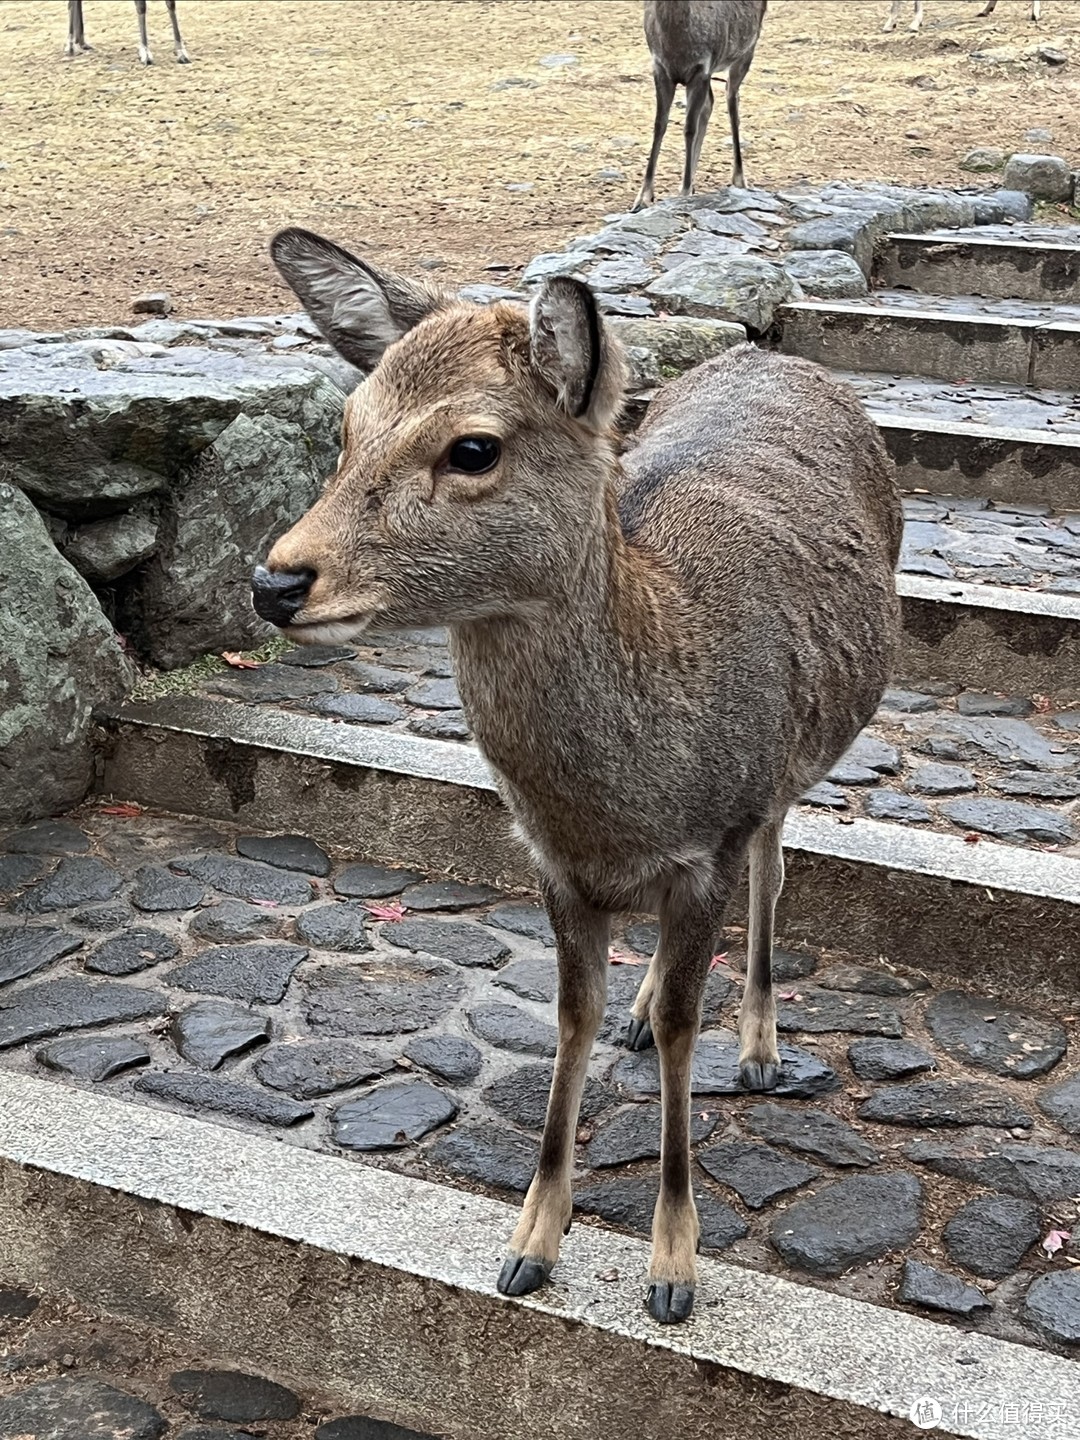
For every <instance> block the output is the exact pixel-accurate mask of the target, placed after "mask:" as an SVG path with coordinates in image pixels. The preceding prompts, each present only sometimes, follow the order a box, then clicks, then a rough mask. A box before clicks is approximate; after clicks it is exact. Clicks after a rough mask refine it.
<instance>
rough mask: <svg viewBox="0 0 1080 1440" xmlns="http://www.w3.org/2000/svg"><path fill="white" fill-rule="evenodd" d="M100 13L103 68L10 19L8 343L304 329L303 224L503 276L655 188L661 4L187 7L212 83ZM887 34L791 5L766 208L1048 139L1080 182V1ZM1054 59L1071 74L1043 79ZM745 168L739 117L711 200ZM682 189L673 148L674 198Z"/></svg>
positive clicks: (956, 9) (774, 11) (949, 16)
mask: <svg viewBox="0 0 1080 1440" xmlns="http://www.w3.org/2000/svg"><path fill="white" fill-rule="evenodd" d="M85 8H86V16H87V35H88V39H89V40H90V41H91V42H92V43H93V44H94V45H95V47H96V48H95V50H94V52H93V53H92V54H88V55H83V56H80V57H78V58H77V59H75V60H67V59H65V58H64V56H63V42H64V37H65V33H66V7H65V6H64V5H63V3H62V0H4V3H2V4H0V325H15V324H29V325H34V326H38V327H53V326H60V325H71V324H76V323H102V322H115V321H120V320H123V319H125V318H127V316H128V314H129V310H130V301H131V297H132V296H133V295H134V294H135V293H137V292H139V291H141V290H145V289H151V288H153V289H157V288H164V289H167V290H168V291H170V292H171V294H172V295H173V297H174V300H175V302H176V305H177V310H178V312H179V313H180V314H187V315H198V314H216V315H226V314H236V313H241V312H248V313H251V312H259V311H264V312H265V311H267V310H280V309H282V308H292V307H291V305H290V304H289V303H288V302H287V299H286V296H285V293H284V292H283V290H282V287H281V286H280V285H279V284H278V282H277V280H276V278H275V276H274V275H273V273H272V271H271V268H270V266H269V263H268V262H267V260H266V258H265V250H266V242H267V240H268V239H269V237H270V236H271V234H272V233H273V232H274V230H275V229H276V228H277V227H279V226H280V225H283V224H286V223H298V224H303V225H308V226H310V227H312V228H316V229H320V230H323V231H325V232H326V233H329V234H330V235H332V236H335V237H337V238H338V239H340V240H342V241H343V242H346V243H348V244H350V245H352V246H354V247H355V248H357V249H358V250H360V251H361V252H362V253H364V254H369V255H371V256H372V257H373V258H375V259H376V260H377V261H382V262H385V263H389V264H402V265H405V266H410V265H411V266H416V265H417V264H418V263H420V262H427V264H428V266H429V267H430V268H432V269H437V270H438V273H439V275H440V278H445V279H447V280H453V281H463V280H468V279H480V278H488V279H491V278H497V277H496V275H495V274H494V273H489V274H487V275H486V276H485V275H484V267H485V266H487V265H489V264H500V263H501V264H504V265H509V266H519V265H521V264H522V263H524V262H525V261H527V260H528V259H529V257H530V256H531V255H533V254H535V253H536V252H538V251H540V250H544V249H547V248H550V247H552V246H553V245H557V244H559V243H561V242H562V241H563V240H565V239H566V238H567V237H569V236H570V235H573V234H575V233H581V232H583V231H586V230H590V229H594V228H595V224H596V220H597V218H598V216H600V215H601V214H603V213H604V212H606V211H613V210H622V209H625V208H626V206H627V205H628V204H629V203H630V201H631V199H632V197H633V194H634V191H635V189H636V184H637V181H638V179H639V173H640V170H641V168H642V166H643V163H644V158H645V154H646V150H647V142H648V138H649V135H650V131H651V123H652V84H651V80H650V77H649V60H648V54H647V51H646V48H645V44H644V39H643V36H642V32H641V13H640V12H641V6H640V3H639V0H306V3H299V0H181V3H180V16H181V20H182V24H183V28H184V32H185V38H186V40H187V44H188V49H189V50H190V51H191V55H192V61H193V63H192V64H191V65H187V66H178V65H176V64H175V63H174V61H173V59H172V53H171V44H170V43H169V40H170V36H169V28H168V23H167V19H166V14H165V9H164V6H163V5H159V4H157V3H155V4H152V5H151V7H150V24H151V39H152V42H153V44H154V48H155V51H156V59H157V64H155V65H154V66H153V68H151V69H149V70H144V69H143V67H142V66H140V65H139V64H138V59H137V55H136V46H135V42H136V25H135V16H134V7H133V6H132V5H131V4H130V3H128V0H87V3H86V7H85ZM886 9H887V4H886V0H773V4H772V5H771V6H770V11H769V15H768V17H767V20H766V27H765V33H764V36H763V38H762V41H761V44H760V47H759V49H758V54H757V59H756V62H755V65H754V68H753V70H752V71H751V73H750V76H749V79H748V80H747V82H746V85H745V87H744V90H743V113H744V135H745V137H746V139H747V142H748V145H747V149H748V155H747V173H748V177H749V180H750V182H751V183H754V182H760V183H762V184H767V185H774V186H775V185H778V184H784V183H789V182H791V181H793V180H796V179H799V178H810V179H813V180H824V179H830V178H836V177H856V178H864V179H875V178H876V179H889V180H901V181H926V182H951V183H957V182H959V181H961V180H962V179H964V177H963V176H962V175H961V174H960V172H959V171H958V169H957V159H958V157H959V156H960V155H962V154H963V153H964V151H965V150H966V149H967V148H968V147H969V146H971V145H973V144H979V143H988V144H994V145H998V146H1001V147H1003V148H1005V149H1024V148H1025V141H1024V132H1025V131H1026V130H1028V129H1029V128H1032V127H1045V128H1047V129H1049V130H1050V131H1052V132H1053V137H1054V139H1053V144H1052V145H1051V146H1050V147H1049V148H1051V149H1053V150H1055V151H1057V152H1058V153H1061V154H1065V155H1067V156H1069V157H1070V158H1071V159H1073V160H1075V161H1076V162H1077V164H1078V165H1080V0H1044V3H1043V20H1042V24H1041V26H1040V27H1038V28H1037V29H1036V28H1035V27H1033V26H1032V25H1031V23H1030V21H1029V20H1028V18H1027V6H1026V4H1021V0H1002V3H1001V4H1000V5H999V6H998V8H997V11H996V13H995V15H994V16H993V17H992V18H991V19H989V20H980V19H977V18H976V16H975V11H976V9H977V0H927V7H926V9H927V18H926V26H925V28H924V30H923V32H922V34H921V35H919V36H912V35H909V34H907V33H906V32H905V31H898V32H897V33H896V34H894V35H883V34H881V33H880V30H881V24H882V20H883V18H884V15H885V12H886ZM905 22H906V17H905ZM1040 42H1042V43H1050V44H1055V45H1058V46H1060V47H1061V48H1063V49H1064V50H1066V51H1067V52H1069V55H1070V59H1069V62H1068V63H1067V64H1066V65H1064V66H1062V67H1060V68H1052V67H1050V66H1048V65H1047V64H1045V63H1043V62H1042V61H1039V60H1037V59H1034V58H1032V57H1031V55H1030V53H1029V54H1027V55H1025V52H1030V51H1031V49H1032V47H1033V46H1034V45H1035V44H1037V43H1040ZM557 55H562V56H566V55H570V56H573V57H575V63H573V64H572V65H560V66H545V65H544V64H543V61H544V59H545V58H547V57H551V56H557ZM977 55H978V56H981V58H975V57H976V56H977ZM506 82H511V83H506ZM679 119H680V112H678V111H676V112H675V116H674V124H675V126H676V127H677V125H678V123H679ZM1042 148H1046V147H1042ZM729 160H730V148H729V146H728V144H727V130H726V117H725V115H724V112H723V109H722V107H720V108H718V109H717V111H716V112H715V114H714V119H713V125H712V129H711V131H710V134H709V137H708V139H707V141H706V145H705V152H704V157H703V164H702V170H701V174H700V184H701V187H702V188H707V187H708V186H709V185H710V184H716V183H721V182H723V181H725V180H726V179H727V178H728V165H729ZM678 170H679V136H678V134H677V132H675V131H673V133H672V134H671V136H670V139H669V144H668V147H667V149H666V151H665V155H664V159H663V161H662V167H661V190H660V193H661V194H662V193H664V192H665V191H666V192H669V193H670V192H671V191H672V190H673V189H674V188H675V186H676V184H677V179H678ZM603 171H614V172H615V174H616V175H617V176H620V177H622V178H614V179H612V178H608V179H605V178H601V172H603ZM511 186H516V187H527V188H521V189H509V188H508V187H511Z"/></svg>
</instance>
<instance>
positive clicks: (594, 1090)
mask: <svg viewBox="0 0 1080 1440" xmlns="http://www.w3.org/2000/svg"><path fill="white" fill-rule="evenodd" d="M553 1074H554V1066H552V1065H523V1066H522V1067H521V1069H520V1070H513V1071H511V1072H510V1074H509V1075H502V1076H500V1077H499V1079H498V1080H495V1081H493V1083H492V1084H490V1085H489V1086H488V1087H487V1089H486V1090H485V1091H484V1095H483V1098H484V1099H485V1100H486V1101H487V1103H488V1104H489V1105H490V1106H491V1108H492V1110H494V1111H495V1112H496V1114H498V1115H501V1116H502V1117H503V1119H505V1120H512V1121H513V1122H514V1124H515V1125H520V1126H521V1128H522V1129H523V1130H542V1129H543V1128H544V1116H545V1115H546V1113H547V1102H548V1092H549V1091H550V1089H551V1077H552V1075H553ZM615 1098H616V1097H615V1094H614V1092H613V1091H612V1090H611V1089H610V1088H609V1087H608V1086H607V1085H603V1084H601V1082H600V1081H599V1080H596V1079H594V1078H593V1076H591V1075H589V1076H588V1077H587V1078H586V1080H585V1089H584V1091H583V1092H582V1096H581V1112H580V1113H581V1119H582V1120H591V1119H592V1117H593V1116H594V1115H598V1114H599V1113H600V1111H601V1110H606V1109H607V1107H608V1106H609V1105H611V1104H613V1103H614V1101H615Z"/></svg>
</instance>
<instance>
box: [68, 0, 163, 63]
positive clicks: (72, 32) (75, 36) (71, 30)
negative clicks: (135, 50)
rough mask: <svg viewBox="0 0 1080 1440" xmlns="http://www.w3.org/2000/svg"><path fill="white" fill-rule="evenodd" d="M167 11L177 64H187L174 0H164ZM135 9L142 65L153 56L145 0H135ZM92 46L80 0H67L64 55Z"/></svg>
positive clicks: (152, 60) (151, 59)
mask: <svg viewBox="0 0 1080 1440" xmlns="http://www.w3.org/2000/svg"><path fill="white" fill-rule="evenodd" d="M165 5H166V8H167V9H168V12H169V19H170V20H171V21H172V33H173V50H174V52H175V54H176V63H177V64H178V65H187V64H188V62H189V61H190V59H191V56H190V55H189V54H188V53H187V50H186V49H185V48H184V41H183V37H182V36H181V34H180V22H179V21H178V20H177V18H176V0H165ZM135 10H136V12H137V14H138V17H139V59H140V60H141V61H142V63H143V64H144V65H152V64H153V63H154V57H153V55H151V53H150V42H149V40H148V39H147V35H146V0H135ZM93 48H94V47H93V46H92V45H88V44H87V43H86V30H85V27H84V25H83V8H82V0H68V38H67V44H66V45H65V46H64V54H65V55H74V54H75V53H76V51H79V50H92V49H93Z"/></svg>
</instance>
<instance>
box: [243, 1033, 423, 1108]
mask: <svg viewBox="0 0 1080 1440" xmlns="http://www.w3.org/2000/svg"><path fill="white" fill-rule="evenodd" d="M393 1068H394V1062H393V1060H391V1059H389V1058H387V1057H386V1056H384V1055H376V1054H375V1053H374V1052H373V1051H370V1050H364V1049H362V1048H361V1047H360V1046H359V1045H352V1044H350V1043H349V1041H348V1040H290V1041H288V1042H287V1043H285V1044H280V1045H271V1046H270V1048H269V1049H268V1050H266V1051H264V1053H263V1054H262V1055H260V1056H259V1058H258V1059H257V1060H256V1062H255V1075H256V1077H257V1078H258V1079H259V1080H261V1081H262V1083H263V1084H264V1085H269V1086H270V1088H271V1090H284V1091H285V1093H286V1094H287V1095H291V1096H292V1097H293V1098H294V1099H295V1100H314V1099H315V1097H316V1096H318V1095H331V1094H333V1092H334V1091H335V1090H348V1089H350V1088H351V1087H352V1086H353V1085H361V1084H363V1083H364V1082H365V1081H368V1080H376V1079H378V1077H379V1076H380V1075H385V1074H386V1072H387V1071H388V1070H392V1069H393Z"/></svg>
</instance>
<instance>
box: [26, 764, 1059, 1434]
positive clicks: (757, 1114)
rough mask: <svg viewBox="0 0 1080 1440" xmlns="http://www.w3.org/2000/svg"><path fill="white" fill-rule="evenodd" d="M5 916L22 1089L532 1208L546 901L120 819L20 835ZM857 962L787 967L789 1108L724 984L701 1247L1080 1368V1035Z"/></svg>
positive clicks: (616, 1080) (637, 922)
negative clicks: (86, 1092)
mask: <svg viewBox="0 0 1080 1440" xmlns="http://www.w3.org/2000/svg"><path fill="white" fill-rule="evenodd" d="M1041 773H1050V774H1054V773H1057V772H1055V771H1052V770H1051V771H1047V772H1041ZM856 788H858V787H856ZM0 889H2V891H3V897H2V899H0V904H2V905H3V907H4V908H3V910H2V912H0V1064H3V1065H4V1066H6V1067H13V1068H15V1069H18V1070H19V1071H22V1072H25V1073H33V1074H37V1075H40V1076H51V1077H55V1079H56V1081H57V1083H64V1084H74V1085H78V1086H83V1087H98V1088H99V1089H100V1090H101V1091H102V1093H107V1094H111V1095H114V1096H119V1097H123V1098H127V1099H129V1100H131V1101H132V1102H134V1103H139V1104H144V1105H151V1106H167V1107H169V1108H173V1109H178V1110H181V1111H183V1112H185V1113H189V1114H195V1115H198V1116H201V1117H203V1118H206V1119H210V1120H214V1121H217V1122H219V1123H224V1124H226V1125H236V1126H239V1127H242V1128H253V1129H256V1130H259V1131H260V1132H262V1133H270V1134H273V1135H276V1136H279V1137H280V1138H281V1139H282V1140H283V1141H286V1142H289V1143H293V1144H299V1145H307V1146H311V1147H317V1148H320V1149H322V1150H325V1151H328V1152H331V1153H336V1154H338V1155H342V1156H348V1157H353V1158H355V1159H356V1160H363V1161H366V1162H368V1163H374V1164H379V1165H384V1166H391V1167H393V1168H396V1169H399V1170H402V1171H405V1172H407V1173H410V1174H414V1175H420V1176H424V1177H427V1178H430V1179H434V1180H439V1181H443V1182H448V1183H450V1184H457V1185H463V1186H466V1187H468V1188H479V1189H483V1190H485V1191H491V1192H493V1193H496V1194H502V1195H505V1196H507V1197H508V1198H513V1196H514V1195H515V1193H517V1194H520V1192H521V1191H522V1190H523V1189H524V1188H525V1187H526V1186H527V1184H528V1181H529V1179H530V1176H531V1173H532V1169H533V1166H534V1163H535V1159H536V1154H537V1145H538V1133H539V1130H540V1127H541V1124H542V1120H543V1112H544V1105H545V1101H546V1094H547V1086H548V1083H549V1079H550V1074H551V1058H552V1056H553V1054H554V1050H555V1041H556V1027H555V1019H556V1015H555V1003H554V1001H555V993H556V964H555V952H554V948H553V943H552V941H553V936H552V933H551V929H550V925H549V922H548V920H547V917H546V915H545V913H544V912H543V910H542V909H541V908H539V907H538V906H537V905H536V904H535V903H534V902H533V901H532V900H531V899H530V898H529V897H521V896H503V895H500V894H498V893H496V892H495V891H493V890H491V889H490V888H488V887H485V886H476V885H464V884H461V883H458V882H456V881H446V880H442V879H439V878H438V877H434V878H429V877H426V876H423V875H420V874H417V873H415V872H409V871H405V870H402V869H398V868H394V867H387V866H384V865H379V864H374V863H369V862H367V861H365V860H363V859H361V858H355V857H337V856H331V855H328V854H326V853H325V852H324V851H323V850H321V849H320V848H319V847H318V846H317V845H315V844H314V843H313V842H312V841H310V840H309V839H306V838H303V837H267V836H260V835H250V834H243V833H239V834H238V833H233V832H229V831H228V830H227V829H226V828H225V827H218V826H213V825H208V824H205V823H202V822H197V821H192V820H183V819H177V818H174V817H164V816H155V815H153V814H150V813H144V812H139V811H138V810H137V808H136V807H128V806H122V805H121V806H115V805H114V806H110V805H102V806H100V807H98V808H92V809H87V810H85V811H84V812H82V813H80V814H79V815H78V816H76V817H74V818H73V819H70V820H54V821H41V822H37V823H36V824H34V825H30V826H27V827H24V828H23V829H22V830H19V831H16V832H14V833H13V834H9V835H8V836H7V837H6V839H4V840H3V841H0ZM842 939H843V937H842V936H838V937H837V942H838V943H837V948H836V949H835V950H830V951H827V952H820V953H819V952H810V951H800V952H790V951H784V950H780V951H778V953H777V956H776V975H777V993H778V1014H779V1024H780V1029H781V1032H782V1036H781V1038H782V1042H783V1044H782V1051H781V1053H782V1058H783V1073H782V1078H781V1083H780V1085H779V1087H778V1089H777V1090H776V1091H775V1092H773V1093H772V1094H769V1095H749V1094H745V1093H742V1092H741V1091H740V1089H739V1085H738V1078H737V1074H738V1072H737V1063H736V1051H737V1046H736V1040H735V1036H734V1033H733V1030H734V1027H735V1024H736V1012H737V1006H738V999H739V991H740V986H741V983H742V966H743V955H742V948H741V947H742V942H743V937H742V934H741V932H740V931H738V930H732V931H730V932H729V933H728V936H727V940H726V944H727V949H726V952H725V953H724V954H723V955H721V956H718V957H717V959H716V961H715V962H714V965H713V967H712V970H711V972H710V976H709V981H708V989H707V995H706V1003H705V1015H704V1031H703V1034H702V1037H701V1040H700V1042H699V1045H698V1049H697V1052H696V1057H695V1062H694V1070H693V1079H694V1102H693V1127H694V1144H695V1155H696V1162H695V1171H694V1185H695V1192H696V1195H697V1199H698V1205H699V1208H700V1212H701V1218H702V1230H703V1244H704V1248H705V1250H706V1251H707V1252H724V1253H725V1254H726V1255H727V1256H729V1257H730V1258H731V1259H733V1260H734V1261H736V1262H737V1263H740V1264H746V1265H750V1266H755V1267H762V1268H767V1269H769V1270H772V1271H779V1272H781V1273H787V1274H789V1275H791V1276H792V1277H793V1278H799V1279H803V1280H807V1281H810V1282H811V1283H815V1284H828V1285H830V1286H831V1287H833V1288H835V1289H838V1290H840V1291H842V1292H844V1293H847V1294H851V1295H855V1296H859V1297H861V1298H865V1299H868V1300H871V1301H875V1302H878V1303H883V1304H893V1303H896V1304H902V1305H908V1306H912V1307H915V1308H916V1309H918V1310H919V1311H920V1312H921V1313H925V1314H928V1315H932V1316H935V1317H938V1318H943V1319H945V1320H948V1321H950V1322H955V1323H965V1324H974V1325H976V1326H978V1327H980V1328H983V1329H986V1330H987V1331H990V1332H992V1333H994V1334H997V1335H1001V1336H1005V1337H1007V1338H1010V1339H1014V1340H1019V1341H1022V1342H1026V1343H1031V1344H1038V1345H1049V1346H1052V1347H1054V1348H1059V1349H1063V1350H1066V1351H1067V1350H1069V1348H1070V1347H1072V1346H1074V1345H1075V1344H1076V1343H1077V1342H1080V1226H1078V1215H1077V1200H1076V1197H1077V1196H1078V1195H1080V1073H1078V1071H1077V1067H1076V1062H1075V1054H1076V1039H1077V1033H1076V1026H1077V1023H1078V1016H1077V1015H1075V1014H1073V1013H1070V1012H1068V1009H1067V1007H1066V1006H1065V1005H1058V1006H1050V1005H1048V1006H1047V1007H1046V1008H1045V1009H1041V1008H1039V1007H1027V1006H1022V1005H1020V1004H1018V1003H1016V1002H1015V1000H1014V999H1013V998H1011V997H1010V998H1008V999H1005V998H1003V997H1000V996H995V995H993V994H992V993H986V994H983V995H969V994H965V993H963V992H960V991H956V990H950V989H948V988H946V987H943V986H936V987H935V986H932V985H931V984H930V982H929V981H928V979H927V978H926V977H925V976H923V975H922V974H920V973H919V971H918V969H917V968H912V969H904V970H897V969H894V968H891V967H889V966H887V965H886V964H884V963H883V962H881V963H876V964H871V965H868V964H866V963H865V962H863V961H861V960H859V959H858V958H856V957H852V956H850V955H846V954H845V953H844V952H843V949H842ZM655 940H656V932H655V927H654V925H653V924H652V923H651V921H649V920H648V919H647V918H644V917H638V918H637V919H632V920H630V921H629V922H628V923H627V924H626V925H625V927H620V928H619V929H618V931H617V933H616V936H615V940H614V944H613V950H612V956H611V959H612V964H611V967H610V971H609V981H610V983H609V1004H608V1009H607V1014H606V1018H605V1021H604V1024H603V1026H602V1029H601V1033H600V1036H599V1038H598V1040H597V1043H596V1046H595V1049H594V1056H593V1062H592V1067H591V1073H590V1078H589V1083H588V1086H587V1089H586V1092H585V1100H584V1105H583V1110H582V1116H581V1125H580V1129H579V1132H578V1137H577V1138H578V1152H577V1165H578V1180H577V1184H576V1205H577V1208H578V1210H579V1212H582V1213H584V1214H587V1215H591V1216H594V1217H598V1218H599V1219H600V1220H602V1221H606V1222H608V1223H610V1224H614V1225H619V1226H625V1227H627V1228H629V1229H630V1230H632V1231H634V1232H637V1233H642V1234H647V1233H648V1230H649V1225H650V1218H651V1211H652V1206H653V1202H654V1200H655V1195H656V1185H657V1173H656V1164H655V1160H656V1156H657V1153H658V1145H659V1136H660V1122H659V1106H658V1104H657V1095H658V1090H659V1079H658V1071H657V1062H656V1057H655V1054H654V1053H649V1052H646V1053H642V1054H632V1053H629V1052H627V1051H626V1050H625V1049H624V1048H623V1046H622V1043H621V1040H622V1034H623V1031H624V1028H625V1023H626V1014H627V1009H628V1006H629V1004H630V1001H631V999H632V996H633V994H634V991H635V990H636V988H637V986H638V984H639V983H640V981H641V979H642V977H643V975H644V966H645V964H646V957H647V956H648V954H649V953H650V952H651V950H652V948H653V946H654V944H655ZM917 958H918V957H912V959H913V961H916V960H917ZM1074 1234H1075V1237H1076V1238H1072V1237H1073V1236H1074ZM0 1433H2V1432H0ZM31 1433H32V1432H31ZM155 1433H156V1432H155ZM189 1440H191V1437H189ZM327 1440H330V1435H329V1432H328V1435H327ZM334 1440H342V1437H337V1436H335V1437H334Z"/></svg>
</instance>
